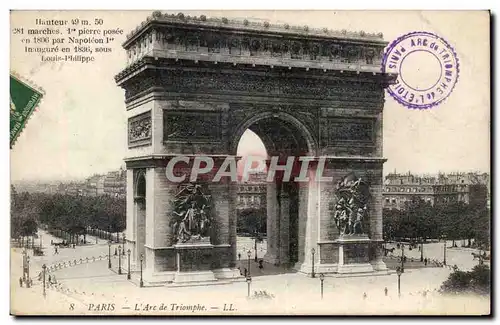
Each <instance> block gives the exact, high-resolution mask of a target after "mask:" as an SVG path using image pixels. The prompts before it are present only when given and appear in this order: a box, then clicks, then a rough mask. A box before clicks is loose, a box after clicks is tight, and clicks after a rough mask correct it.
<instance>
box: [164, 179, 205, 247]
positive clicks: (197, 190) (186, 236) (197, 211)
mask: <svg viewBox="0 0 500 325" xmlns="http://www.w3.org/2000/svg"><path fill="white" fill-rule="evenodd" d="M210 206H211V202H210V196H209V195H205V194H204V193H203V191H202V189H201V185H199V184H188V185H187V186H186V187H184V188H182V189H181V190H180V191H179V193H177V195H176V196H175V200H174V210H173V212H172V214H173V227H172V229H173V231H174V235H175V237H176V241H177V242H178V243H179V242H180V243H185V242H187V241H189V240H191V239H193V240H200V239H202V238H203V237H207V236H208V235H209V228H210V225H211V211H210Z"/></svg>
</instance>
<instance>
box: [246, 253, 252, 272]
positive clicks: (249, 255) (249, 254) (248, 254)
mask: <svg viewBox="0 0 500 325" xmlns="http://www.w3.org/2000/svg"><path fill="white" fill-rule="evenodd" d="M247 256H248V273H247V275H248V276H250V257H251V256H252V252H251V251H250V250H248V252H247Z"/></svg>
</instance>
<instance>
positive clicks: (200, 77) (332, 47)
mask: <svg viewBox="0 0 500 325" xmlns="http://www.w3.org/2000/svg"><path fill="white" fill-rule="evenodd" d="M386 45H387V43H386V42H385V41H383V39H382V34H369V33H365V32H356V33H353V32H348V31H338V32H337V31H331V30H327V29H321V30H316V29H312V28H308V27H307V26H303V27H294V26H289V25H286V24H285V25H281V26H278V25H272V24H269V23H267V22H266V23H254V22H249V21H248V20H243V21H232V20H228V19H227V18H218V19H214V18H207V17H205V16H200V17H190V16H187V15H184V14H178V15H166V14H162V13H161V12H159V11H156V12H153V13H152V15H151V16H150V17H148V18H147V20H146V21H145V22H143V23H141V25H140V26H138V27H137V28H136V29H135V30H134V31H132V33H130V34H129V35H128V37H127V40H126V41H125V43H124V44H123V47H124V49H125V50H126V53H127V58H128V59H127V66H126V67H125V68H124V70H123V71H121V72H120V73H119V74H118V75H117V76H116V77H115V80H116V82H117V84H118V85H119V86H120V87H122V88H123V89H125V103H126V113H127V118H128V141H127V143H128V150H127V156H126V158H125V161H126V165H127V233H126V237H127V240H128V244H129V245H130V246H131V248H132V261H133V264H134V265H135V267H136V269H138V268H139V265H138V264H139V263H140V259H141V256H143V262H142V263H143V264H142V265H143V269H144V281H145V282H146V283H148V284H161V283H165V284H166V283H171V282H173V283H187V284H190V283H192V282H202V283H203V282H212V281H229V280H231V279H235V280H236V279H238V278H240V279H241V276H240V273H239V271H238V270H237V269H236V260H237V256H236V255H237V253H236V188H237V184H236V183H234V182H231V181H225V180H224V178H223V179H222V180H221V181H220V182H203V181H201V182H198V183H196V184H175V183H172V182H169V181H168V180H167V177H166V173H165V168H166V166H167V163H168V162H169V161H170V160H171V159H172V158H174V157H178V156H181V155H182V156H188V157H196V156H208V157H212V158H213V159H214V160H215V164H216V167H217V166H220V164H221V163H222V161H224V159H225V158H226V157H228V156H229V157H234V156H236V148H237V146H238V142H239V140H240V137H241V136H242V134H243V132H245V130H247V129H250V130H252V131H253V132H255V133H256V134H257V135H258V136H259V137H260V138H261V139H262V141H263V143H264V145H265V146H266V150H267V153H268V155H269V156H280V157H288V156H295V157H297V156H310V157H313V162H314V160H315V159H319V158H322V157H323V158H325V159H326V164H325V170H324V171H323V175H325V176H326V177H328V176H331V177H333V182H307V183H302V184H298V183H294V182H287V183H286V182H280V181H279V179H276V180H275V181H273V182H271V183H269V184H268V185H267V214H268V215H267V218H268V222H267V228H268V229H267V238H268V248H267V254H266V255H265V257H264V260H265V261H267V262H270V263H274V264H279V265H291V266H293V268H295V269H296V270H298V271H299V272H301V273H305V274H311V272H312V271H311V270H312V268H313V265H314V270H315V272H318V273H320V272H321V273H376V272H384V271H387V268H386V266H385V264H384V263H383V261H382V255H383V252H382V247H381V246H382V165H383V163H384V161H385V159H384V158H383V155H382V111H383V106H384V88H385V87H387V86H388V85H389V84H390V83H392V82H393V81H394V79H395V77H396V76H395V75H389V74H385V73H382V71H381V61H382V55H383V50H384V47H385V46H386ZM191 161H192V160H191ZM186 167H189V166H186ZM310 168H312V169H314V168H315V165H314V163H312V164H311V165H310ZM186 170H189V168H186ZM178 216H181V219H182V216H185V217H184V219H182V220H181V219H179V218H178ZM187 216H189V218H191V219H189V220H194V219H193V218H195V217H196V216H197V218H201V219H200V220H210V223H209V225H210V226H209V227H208V228H206V227H205V226H196V227H195V228H193V227H192V226H191V225H189V227H190V228H189V231H186V229H185V228H186V227H187V226H186V224H185V223H184V221H185V220H187V219H186V218H187ZM183 220H184V221H183ZM360 220H362V222H361V221H360ZM356 222H357V223H356ZM181 223H182V225H181V230H179V225H180V224H181ZM190 223H191V222H190ZM194 229H197V230H196V231H195V230H194ZM202 231H203V234H202V233H201V232H202ZM183 232H184V233H186V234H190V237H189V236H188V237H187V238H185V237H184V235H183ZM193 233H196V234H197V237H196V236H193ZM312 251H314V254H312Z"/></svg>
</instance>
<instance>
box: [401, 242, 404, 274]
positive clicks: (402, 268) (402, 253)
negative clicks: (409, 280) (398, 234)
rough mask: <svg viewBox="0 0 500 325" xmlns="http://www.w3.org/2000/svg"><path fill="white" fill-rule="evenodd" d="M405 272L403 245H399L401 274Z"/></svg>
mask: <svg viewBox="0 0 500 325" xmlns="http://www.w3.org/2000/svg"><path fill="white" fill-rule="evenodd" d="M404 271H405V245H404V244H403V243H401V272H403V273H404Z"/></svg>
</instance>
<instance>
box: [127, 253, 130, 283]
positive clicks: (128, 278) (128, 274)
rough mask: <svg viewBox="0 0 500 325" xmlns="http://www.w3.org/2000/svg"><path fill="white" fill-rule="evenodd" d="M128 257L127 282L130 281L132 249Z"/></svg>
mask: <svg viewBox="0 0 500 325" xmlns="http://www.w3.org/2000/svg"><path fill="white" fill-rule="evenodd" d="M127 255H128V272H127V280H130V248H129V249H128V250H127Z"/></svg>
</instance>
